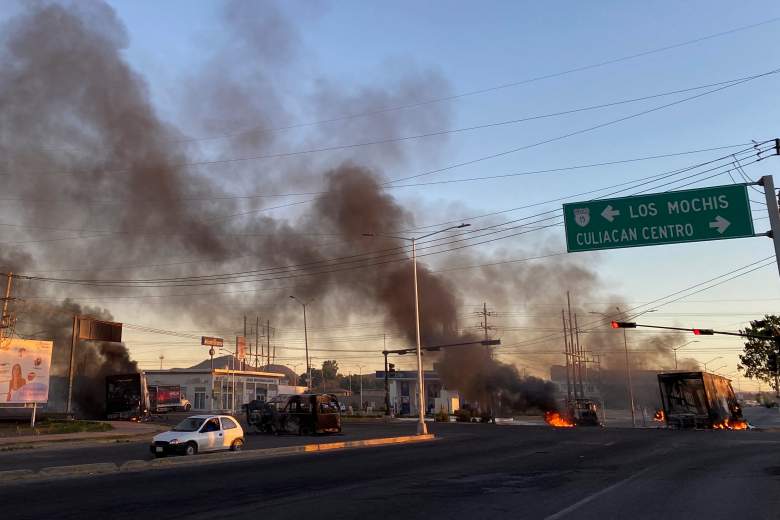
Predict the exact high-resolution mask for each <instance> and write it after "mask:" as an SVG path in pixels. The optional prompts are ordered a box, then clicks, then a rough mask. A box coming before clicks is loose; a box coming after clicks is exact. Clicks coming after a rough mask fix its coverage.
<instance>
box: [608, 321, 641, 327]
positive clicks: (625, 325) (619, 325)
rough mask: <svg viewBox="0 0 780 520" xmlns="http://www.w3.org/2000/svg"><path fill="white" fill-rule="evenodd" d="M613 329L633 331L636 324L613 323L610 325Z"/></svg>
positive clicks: (630, 322)
mask: <svg viewBox="0 0 780 520" xmlns="http://www.w3.org/2000/svg"><path fill="white" fill-rule="evenodd" d="M611 325H612V328H613V329H635V328H636V323H635V322H633V321H613V322H612V323H611Z"/></svg>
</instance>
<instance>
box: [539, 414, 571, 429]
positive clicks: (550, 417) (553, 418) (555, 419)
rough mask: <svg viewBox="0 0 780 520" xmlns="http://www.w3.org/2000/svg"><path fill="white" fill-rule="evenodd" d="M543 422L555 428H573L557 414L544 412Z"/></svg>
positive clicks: (565, 419)
mask: <svg viewBox="0 0 780 520" xmlns="http://www.w3.org/2000/svg"><path fill="white" fill-rule="evenodd" d="M544 420H545V422H546V423H547V424H549V425H550V426H554V427H555V428H574V423H573V422H571V421H570V420H568V419H567V418H565V417H563V416H562V415H561V414H559V413H558V412H544Z"/></svg>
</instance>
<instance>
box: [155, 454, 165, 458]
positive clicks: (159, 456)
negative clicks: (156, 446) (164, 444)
mask: <svg viewBox="0 0 780 520" xmlns="http://www.w3.org/2000/svg"><path fill="white" fill-rule="evenodd" d="M163 457H165V453H155V454H154V458H155V459H161V458H163Z"/></svg>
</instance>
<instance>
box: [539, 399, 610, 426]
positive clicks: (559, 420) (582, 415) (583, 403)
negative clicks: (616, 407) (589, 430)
mask: <svg viewBox="0 0 780 520" xmlns="http://www.w3.org/2000/svg"><path fill="white" fill-rule="evenodd" d="M598 410H599V409H598V404H596V402H595V401H593V400H591V399H586V398H582V399H572V400H571V401H569V402H568V403H566V412H564V413H560V412H558V411H553V410H550V411H547V412H545V414H544V421H545V422H546V423H547V424H549V425H550V426H553V427H555V428H573V427H574V426H603V424H602V422H601V420H600V419H599V413H598Z"/></svg>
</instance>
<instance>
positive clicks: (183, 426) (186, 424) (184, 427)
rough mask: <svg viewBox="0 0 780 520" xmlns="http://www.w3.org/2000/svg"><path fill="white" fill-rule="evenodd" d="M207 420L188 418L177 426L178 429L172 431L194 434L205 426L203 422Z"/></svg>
mask: <svg viewBox="0 0 780 520" xmlns="http://www.w3.org/2000/svg"><path fill="white" fill-rule="evenodd" d="M204 420H205V419H202V418H200V417H188V418H186V419H184V420H183V421H182V422H180V423H179V424H177V425H176V427H175V428H174V429H173V430H172V431H174V432H194V431H196V430H197V429H198V428H200V425H201V424H203V421H204Z"/></svg>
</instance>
